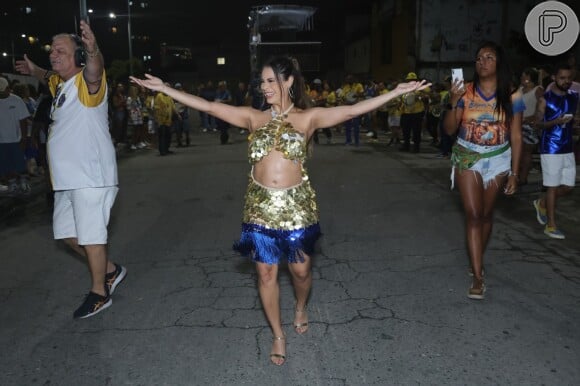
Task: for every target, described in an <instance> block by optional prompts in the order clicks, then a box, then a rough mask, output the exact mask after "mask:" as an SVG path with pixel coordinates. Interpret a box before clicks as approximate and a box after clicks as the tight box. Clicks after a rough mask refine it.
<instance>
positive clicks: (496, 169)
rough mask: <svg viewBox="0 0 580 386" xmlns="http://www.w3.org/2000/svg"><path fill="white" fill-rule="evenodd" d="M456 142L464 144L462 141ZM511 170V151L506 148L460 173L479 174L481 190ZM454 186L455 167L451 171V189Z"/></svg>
mask: <svg viewBox="0 0 580 386" xmlns="http://www.w3.org/2000/svg"><path fill="white" fill-rule="evenodd" d="M458 142H459V143H460V144H461V143H465V141H463V140H458ZM511 168H512V149H511V147H510V148H508V149H507V150H506V151H504V152H503V153H501V154H498V155H495V156H493V157H489V158H481V159H480V160H479V161H477V162H476V163H475V164H474V165H473V166H472V167H470V168H469V169H467V170H464V171H463V172H462V173H467V172H473V173H474V174H475V173H479V175H480V176H481V179H482V181H483V188H484V189H487V188H488V187H489V185H490V184H491V183H492V182H494V181H495V178H496V177H497V176H499V175H501V174H506V175H507V174H508V173H509V171H510V170H511ZM454 186H455V167H453V168H452V169H451V189H453V187H454Z"/></svg>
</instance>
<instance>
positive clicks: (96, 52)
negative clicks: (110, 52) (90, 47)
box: [85, 46, 101, 58]
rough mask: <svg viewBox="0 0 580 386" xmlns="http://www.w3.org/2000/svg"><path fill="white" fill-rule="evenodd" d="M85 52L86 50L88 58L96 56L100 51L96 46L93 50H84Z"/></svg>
mask: <svg viewBox="0 0 580 386" xmlns="http://www.w3.org/2000/svg"><path fill="white" fill-rule="evenodd" d="M85 52H86V54H87V56H88V57H89V58H94V57H96V56H97V55H99V53H100V52H101V51H100V50H99V46H97V48H96V49H95V50H94V51H93V52H89V51H85Z"/></svg>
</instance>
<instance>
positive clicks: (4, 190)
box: [0, 184, 8, 192]
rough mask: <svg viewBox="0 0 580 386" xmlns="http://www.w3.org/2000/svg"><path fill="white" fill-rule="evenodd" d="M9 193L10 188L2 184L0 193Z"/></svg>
mask: <svg viewBox="0 0 580 386" xmlns="http://www.w3.org/2000/svg"><path fill="white" fill-rule="evenodd" d="M7 191H8V186H7V185H2V184H0V192H7Z"/></svg>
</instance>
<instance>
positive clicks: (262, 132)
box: [248, 115, 307, 164]
mask: <svg viewBox="0 0 580 386" xmlns="http://www.w3.org/2000/svg"><path fill="white" fill-rule="evenodd" d="M248 141H250V145H249V147H248V158H249V161H250V163H252V164H255V163H256V162H258V161H260V160H261V159H262V158H264V157H265V156H266V155H268V154H269V153H270V152H271V151H272V149H275V150H277V151H279V152H281V153H282V154H283V156H284V158H286V159H289V160H291V161H295V162H301V163H304V161H306V156H307V146H306V138H305V137H304V134H302V133H299V132H298V131H296V130H295V129H294V127H292V124H291V123H290V122H286V121H284V115H277V116H275V117H273V118H272V119H271V120H270V121H269V122H268V123H266V124H265V125H264V126H262V127H260V128H258V129H256V130H255V131H254V132H253V133H252V134H250V135H249V136H248Z"/></svg>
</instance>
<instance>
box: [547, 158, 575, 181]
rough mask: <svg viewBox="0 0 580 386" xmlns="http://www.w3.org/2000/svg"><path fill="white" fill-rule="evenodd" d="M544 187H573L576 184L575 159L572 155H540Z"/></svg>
mask: <svg viewBox="0 0 580 386" xmlns="http://www.w3.org/2000/svg"><path fill="white" fill-rule="evenodd" d="M540 159H541V161H542V179H543V180H544V181H543V184H544V186H560V185H567V186H574V185H575V183H576V159H575V158H574V153H566V154H541V155H540Z"/></svg>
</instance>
